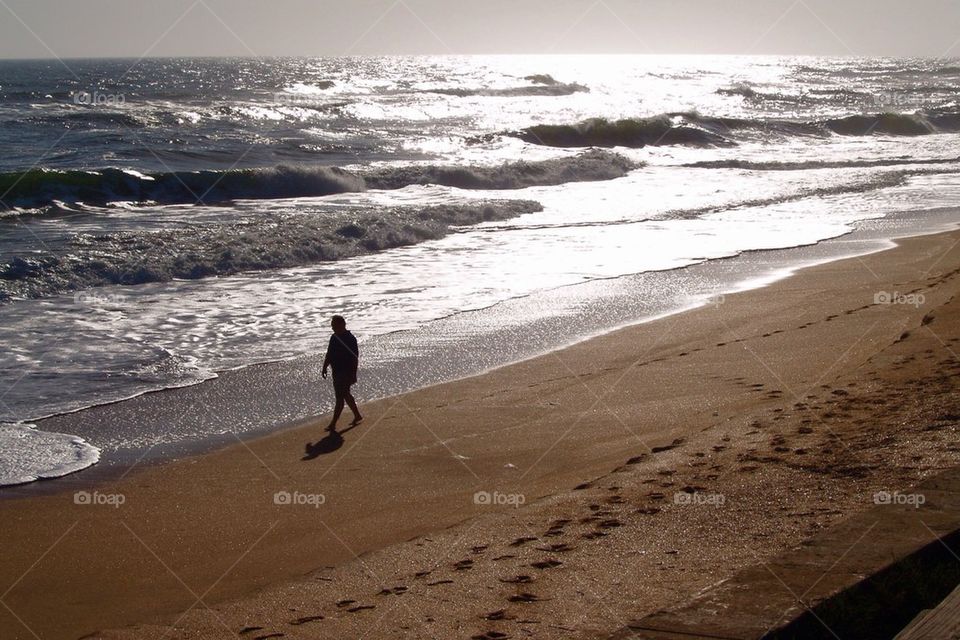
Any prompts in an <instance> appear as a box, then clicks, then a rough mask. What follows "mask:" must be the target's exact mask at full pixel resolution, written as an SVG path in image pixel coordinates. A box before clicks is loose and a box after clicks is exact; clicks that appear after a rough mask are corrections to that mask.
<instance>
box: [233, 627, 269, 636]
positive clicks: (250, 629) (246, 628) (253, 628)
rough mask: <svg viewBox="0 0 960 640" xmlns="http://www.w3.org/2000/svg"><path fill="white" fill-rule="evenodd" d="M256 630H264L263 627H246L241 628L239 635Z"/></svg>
mask: <svg viewBox="0 0 960 640" xmlns="http://www.w3.org/2000/svg"><path fill="white" fill-rule="evenodd" d="M254 631H263V627H244V628H243V629H240V631H239V632H238V635H241V636H242V635H246V634H248V633H253V632H254Z"/></svg>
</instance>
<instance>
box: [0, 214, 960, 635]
mask: <svg viewBox="0 0 960 640" xmlns="http://www.w3.org/2000/svg"><path fill="white" fill-rule="evenodd" d="M958 243H960V232H951V233H946V234H939V235H934V236H926V237H921V238H913V239H909V240H904V241H902V242H901V243H900V246H899V247H897V248H896V249H893V250H890V251H885V252H882V253H878V254H874V255H871V256H867V257H862V258H856V259H850V260H845V261H840V262H835V263H831V264H827V265H821V266H818V267H814V268H810V269H807V270H804V271H802V272H800V273H799V274H797V275H795V276H793V277H791V278H788V279H786V280H783V281H781V282H779V283H776V284H774V285H772V286H770V287H767V288H765V289H762V290H756V291H750V292H745V293H741V294H737V295H732V296H727V297H726V299H725V301H724V302H723V303H722V304H718V305H714V306H710V307H706V308H702V309H698V310H694V311H691V312H687V313H683V314H679V315H675V316H671V317H668V318H665V319H662V320H659V321H656V322H652V323H648V324H644V325H638V326H635V327H630V328H627V329H623V330H620V331H617V332H615V333H612V334H609V335H605V336H602V337H599V338H596V339H593V340H589V341H587V342H584V343H581V344H578V345H575V346H573V347H570V348H568V349H565V350H563V351H559V352H556V353H553V354H549V355H546V356H543V357H540V358H536V359H533V360H529V361H526V362H523V363H519V364H516V365H512V366H510V367H506V368H503V369H499V370H496V371H493V372H491V373H488V374H485V375H482V376H478V377H475V378H470V379H466V380H461V381H457V382H453V383H449V384H445V385H440V386H437V387H432V388H429V389H425V390H422V391H418V392H414V393H410V394H406V395H403V396H399V397H396V398H390V399H386V400H383V401H380V402H377V403H374V404H371V405H369V406H367V407H366V411H365V414H366V418H367V419H366V421H365V423H363V425H362V426H360V427H357V428H355V429H353V430H350V431H348V432H346V433H345V434H343V437H342V441H336V440H335V439H329V440H327V441H326V443H325V444H324V445H323V446H322V447H320V449H321V450H323V451H326V453H322V454H321V455H317V456H316V457H312V459H309V460H302V458H303V457H304V447H305V445H306V444H307V443H308V442H312V443H315V442H316V441H317V440H318V439H320V438H321V437H322V436H323V434H322V430H321V427H320V425H322V424H325V422H324V420H322V419H321V420H319V421H318V422H317V423H316V424H314V425H310V426H307V427H303V428H296V429H291V430H286V431H283V432H280V433H277V434H275V435H272V436H270V437H266V438H262V439H258V440H254V441H251V442H247V443H244V444H238V445H236V446H233V447H230V448H228V449H225V450H222V451H219V452H215V453H212V454H208V455H204V456H198V457H192V458H187V459H183V460H178V461H175V462H171V463H168V464H164V465H160V466H157V467H153V468H146V469H134V470H133V471H132V472H131V473H129V474H128V475H127V476H126V477H125V478H123V479H121V480H119V481H114V482H110V483H109V484H105V485H103V486H100V487H96V490H97V491H98V492H100V494H102V495H122V496H123V498H124V503H123V504H122V505H121V506H119V507H117V508H114V507H112V506H108V505H99V506H96V505H77V504H74V496H73V493H72V492H70V493H61V494H56V495H50V496H42V497H35V498H29V499H22V500H20V499H17V500H7V501H4V502H0V517H2V519H3V522H4V525H3V530H2V533H0V540H2V542H3V549H4V557H5V560H4V563H3V565H2V567H0V587H2V589H3V590H4V591H5V593H3V594H2V597H0V604H2V605H3V607H0V628H2V629H3V631H4V633H3V637H4V638H7V637H10V638H43V639H44V640H46V639H48V638H75V637H78V636H81V635H83V634H87V633H92V632H94V631H95V630H97V629H110V628H116V629H117V630H115V631H107V632H98V633H96V634H95V636H94V637H105V638H199V637H203V638H225V637H238V634H239V637H243V638H270V637H285V638H325V637H330V638H337V637H350V638H360V637H365V638H379V637H405V638H430V637H436V638H471V637H480V638H502V637H518V638H519V637H540V638H587V637H600V636H603V635H605V634H607V633H609V632H612V631H613V630H615V629H617V628H620V627H622V626H623V625H624V624H625V623H626V622H627V621H628V620H629V619H632V618H636V617H638V616H641V615H643V614H645V613H649V612H651V611H654V610H656V609H659V608H662V607H666V606H669V605H671V604H676V603H677V602H680V601H683V600H686V599H689V598H690V597H691V596H692V595H694V594H695V593H696V592H697V591H699V590H701V589H703V588H705V587H707V586H709V585H711V584H713V583H715V582H717V581H718V580H721V579H724V578H725V577H728V576H730V575H731V574H732V573H734V572H735V571H736V570H737V569H739V568H742V567H744V566H749V565H753V564H756V563H757V562H760V561H762V560H764V559H766V558H769V557H771V556H773V555H775V554H777V553H779V552H781V551H783V550H784V549H787V548H790V547H792V546H795V545H797V544H799V543H801V542H802V541H803V540H804V539H806V538H808V537H809V536H810V535H811V534H813V533H815V532H816V531H818V530H819V529H820V528H822V527H825V526H828V525H830V524H831V523H834V522H836V521H837V520H838V519H840V518H843V517H844V516H846V515H849V514H852V513H857V512H859V511H862V510H864V509H867V508H869V507H870V506H872V505H873V493H874V492H875V491H878V490H881V489H889V490H895V489H905V488H907V487H909V486H911V485H912V484H914V483H915V482H917V481H918V480H920V479H922V478H925V477H928V476H929V475H931V474H933V473H936V472H937V471H938V470H941V469H944V468H949V467H952V466H955V465H957V464H958V462H960V446H958V445H957V438H956V430H957V427H958V421H960V400H958V398H960V394H958V393H957V386H958V382H957V381H958V380H960V378H958V377H957V374H958V373H960V358H958V357H957V350H958V346H960V300H958V299H956V298H955V296H956V293H957V291H958V289H960V244H958ZM881 291H887V292H894V291H896V292H899V293H900V294H901V295H914V296H916V295H917V294H922V296H923V298H922V304H916V305H914V304H882V303H877V302H876V301H875V295H876V294H877V293H878V292H881ZM919 300H920V299H919V298H916V297H915V298H912V299H910V301H912V302H919ZM491 348H494V345H491ZM197 410H203V409H202V407H201V408H197ZM348 415H349V413H348ZM92 490H93V489H91V491H92ZM478 491H482V492H488V494H492V493H493V492H497V498H498V499H499V500H502V501H507V502H510V501H512V502H517V501H520V500H522V501H523V502H524V504H523V506H520V507H519V508H517V507H515V506H513V505H512V504H502V505H499V506H496V505H488V504H478V503H477V502H476V501H475V492H478ZM277 492H281V495H282V496H286V495H288V494H289V495H290V496H291V501H292V502H297V501H301V502H303V503H302V504H276V503H275V496H276V494H277ZM284 492H285V493H284ZM320 495H322V496H323V498H322V499H323V504H316V503H317V502H319V501H320V500H321V498H319V497H318V496H320ZM678 496H679V497H678ZM854 543H857V544H869V540H864V541H854V540H851V544H854ZM130 625H136V626H130ZM123 627H127V628H125V629H124V628H123ZM501 634H502V635H501Z"/></svg>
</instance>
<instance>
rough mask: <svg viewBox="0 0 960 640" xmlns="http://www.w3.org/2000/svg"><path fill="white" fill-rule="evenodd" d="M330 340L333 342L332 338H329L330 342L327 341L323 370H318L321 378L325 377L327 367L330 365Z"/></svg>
mask: <svg viewBox="0 0 960 640" xmlns="http://www.w3.org/2000/svg"><path fill="white" fill-rule="evenodd" d="M332 342H333V338H330V342H329V343H327V353H326V355H325V356H323V371H321V372H320V375H321V376H322V377H323V378H326V377H327V367H329V366H330V347H331V346H332V345H331V343H332Z"/></svg>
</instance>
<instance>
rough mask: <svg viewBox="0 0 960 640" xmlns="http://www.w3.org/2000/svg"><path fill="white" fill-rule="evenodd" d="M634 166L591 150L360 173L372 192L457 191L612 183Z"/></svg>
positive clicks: (605, 153) (622, 158)
mask: <svg viewBox="0 0 960 640" xmlns="http://www.w3.org/2000/svg"><path fill="white" fill-rule="evenodd" d="M637 166H638V165H637V164H636V163H635V162H633V161H632V160H630V159H628V158H625V157H624V156H621V155H619V154H616V153H610V152H608V151H600V150H591V151H587V152H585V153H581V154H580V155H577V156H573V157H569V158H554V159H551V160H542V161H539V162H522V161H521V162H512V163H509V164H503V165H499V166H494V167H441V166H433V165H426V166H423V165H408V166H402V167H388V168H385V169H381V170H378V171H376V172H373V173H367V174H364V178H365V180H366V184H367V186H368V187H370V188H372V189H399V188H402V187H405V186H408V185H413V184H420V185H426V184H438V185H443V186H447V187H458V188H460V189H523V188H526V187H535V186H552V185H558V184H564V183H567V182H594V181H599V180H612V179H614V178H620V177H623V176H625V175H627V173H629V172H630V171H631V170H633V169H636V168H637Z"/></svg>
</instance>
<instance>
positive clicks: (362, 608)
mask: <svg viewBox="0 0 960 640" xmlns="http://www.w3.org/2000/svg"><path fill="white" fill-rule="evenodd" d="M376 608H377V607H376V606H374V605H372V604H358V605H357V606H355V607H350V608H349V609H347V613H356V612H358V611H365V610H367V609H376Z"/></svg>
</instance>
